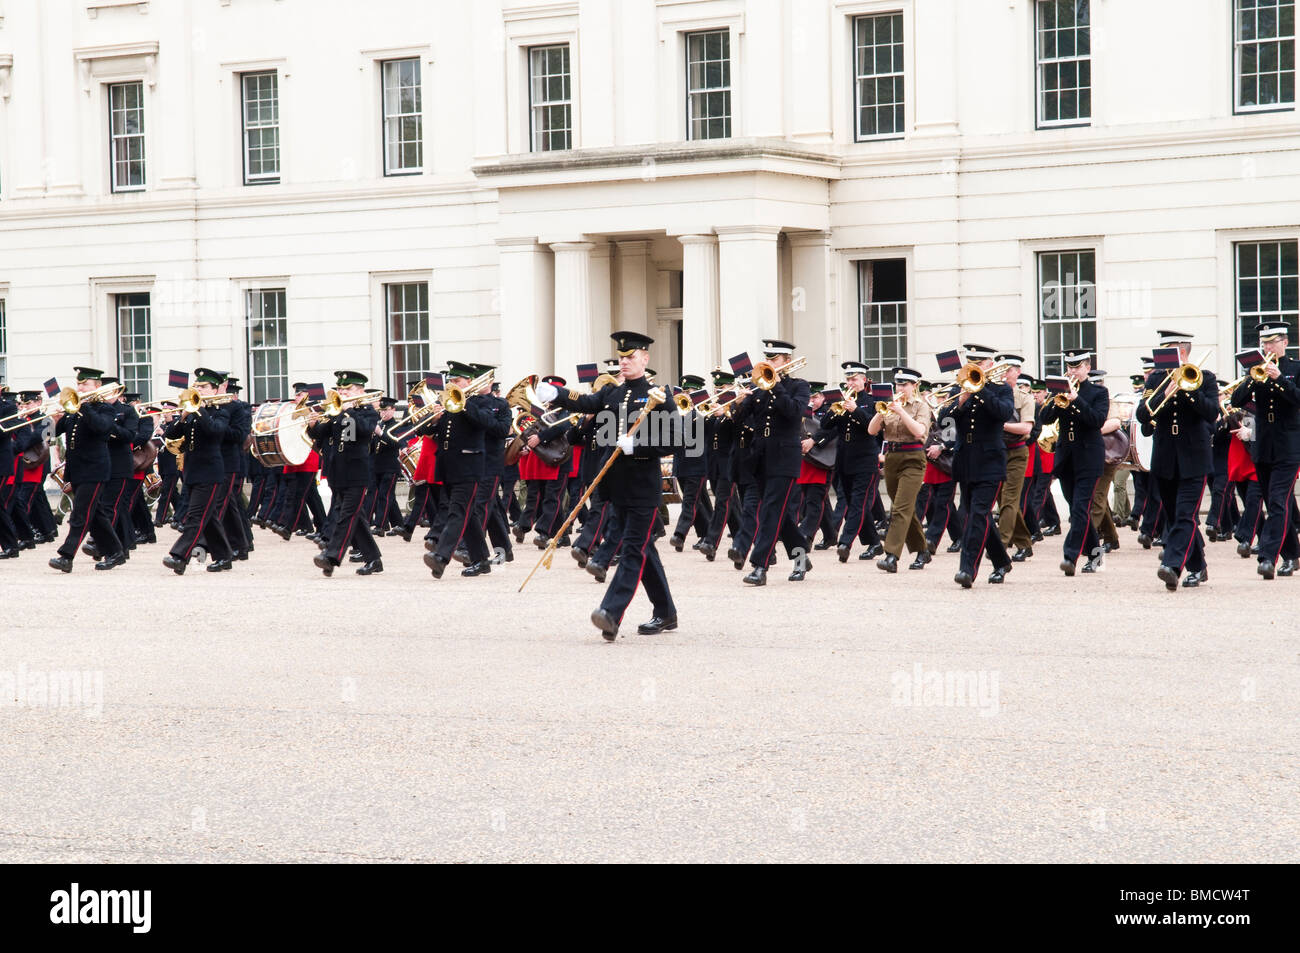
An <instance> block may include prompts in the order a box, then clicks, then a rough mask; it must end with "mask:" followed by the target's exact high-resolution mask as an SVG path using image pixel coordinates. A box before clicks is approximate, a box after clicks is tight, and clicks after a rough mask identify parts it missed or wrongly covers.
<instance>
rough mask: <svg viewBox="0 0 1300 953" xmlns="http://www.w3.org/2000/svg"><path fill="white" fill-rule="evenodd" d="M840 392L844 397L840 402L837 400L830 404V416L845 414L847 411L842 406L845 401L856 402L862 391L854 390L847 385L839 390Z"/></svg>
mask: <svg viewBox="0 0 1300 953" xmlns="http://www.w3.org/2000/svg"><path fill="white" fill-rule="evenodd" d="M840 392H841V393H842V394H843V395H844V396H843V397H842V398H841V399H840V400H837V401H836V402H835V403H833V404H831V413H832V414H847V413H848V410H847V408H845V406H844V403H845V401H854V402H856V401H857V399H858V395H859V394H861V393H862V391H860V390H854V389H853V388H852V387H849V386H848V385H847V384H846V385H845V386H844V387H843V388H841V390H840Z"/></svg>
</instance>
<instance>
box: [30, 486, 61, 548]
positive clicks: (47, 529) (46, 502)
mask: <svg viewBox="0 0 1300 953" xmlns="http://www.w3.org/2000/svg"><path fill="white" fill-rule="evenodd" d="M26 485H27V486H30V487H32V491H31V494H32V495H31V501H30V502H29V503H28V506H27V516H28V519H30V520H31V523H32V528H33V529H35V530H36V531H37V532H38V533H43V534H44V535H46V536H53V535H54V532H55V530H57V529H58V523H56V522H55V520H54V511H53V510H51V509H50V498H49V497H48V496H46V495H45V483H44V481H42V482H40V483H28V484H26Z"/></svg>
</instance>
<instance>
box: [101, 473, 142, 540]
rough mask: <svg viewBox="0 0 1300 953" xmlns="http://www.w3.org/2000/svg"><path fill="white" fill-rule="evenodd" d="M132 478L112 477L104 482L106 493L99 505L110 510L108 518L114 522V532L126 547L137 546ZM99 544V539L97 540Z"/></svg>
mask: <svg viewBox="0 0 1300 953" xmlns="http://www.w3.org/2000/svg"><path fill="white" fill-rule="evenodd" d="M132 482H134V481H132V480H125V479H112V480H109V481H108V482H107V483H106V484H104V493H103V495H102V496H100V498H99V505H100V506H101V507H103V508H104V509H105V510H107V511H108V518H109V519H110V520H112V522H113V532H114V533H116V534H117V538H118V540H119V541H120V542H121V543H122V547H123V548H124V549H134V548H135V528H134V527H133V526H132V525H131V494H130V489H131V487H130V484H131V483H132ZM95 545H96V546H98V545H99V541H98V540H96V541H95Z"/></svg>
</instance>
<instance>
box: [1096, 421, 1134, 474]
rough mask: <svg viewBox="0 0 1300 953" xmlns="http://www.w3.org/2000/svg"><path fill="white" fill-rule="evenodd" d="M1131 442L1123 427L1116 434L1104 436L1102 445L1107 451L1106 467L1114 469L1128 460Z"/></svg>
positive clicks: (1102, 436)
mask: <svg viewBox="0 0 1300 953" xmlns="http://www.w3.org/2000/svg"><path fill="white" fill-rule="evenodd" d="M1130 442H1131V441H1130V440H1129V436H1128V434H1127V433H1126V432H1125V431H1124V428H1122V427H1121V428H1120V429H1119V430H1116V431H1115V432H1114V433H1106V434H1102V435H1101V444H1102V446H1103V447H1104V448H1105V449H1106V466H1108V467H1113V466H1118V465H1119V464H1122V463H1124V461H1126V460H1127V459H1128V448H1129V443H1130Z"/></svg>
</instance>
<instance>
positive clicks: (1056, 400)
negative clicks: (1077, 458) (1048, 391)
mask: <svg viewBox="0 0 1300 953" xmlns="http://www.w3.org/2000/svg"><path fill="white" fill-rule="evenodd" d="M1065 383H1066V384H1067V385H1068V386H1069V388H1070V390H1069V393H1068V394H1057V395H1056V396H1054V397H1053V398H1052V403H1053V404H1055V405H1056V406H1057V407H1059V408H1061V409H1062V410H1064V409H1065V408H1067V407H1069V406H1070V398H1071V397H1078V396H1079V384H1078V382H1077V381H1076V380H1075V379H1074V378H1073V377H1066V378H1065ZM1049 452H1050V451H1049Z"/></svg>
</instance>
